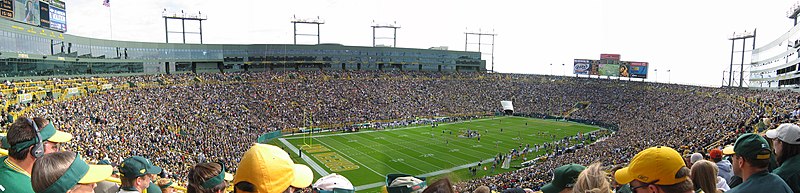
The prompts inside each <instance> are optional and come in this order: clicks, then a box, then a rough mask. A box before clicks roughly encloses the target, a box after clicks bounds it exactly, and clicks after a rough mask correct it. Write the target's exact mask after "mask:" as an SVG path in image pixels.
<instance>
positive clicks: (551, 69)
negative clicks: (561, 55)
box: [550, 63, 553, 76]
mask: <svg viewBox="0 0 800 193" xmlns="http://www.w3.org/2000/svg"><path fill="white" fill-rule="evenodd" d="M552 75H553V63H550V76H552Z"/></svg>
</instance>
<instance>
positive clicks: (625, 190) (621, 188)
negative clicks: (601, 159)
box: [611, 166, 631, 193]
mask: <svg viewBox="0 0 800 193" xmlns="http://www.w3.org/2000/svg"><path fill="white" fill-rule="evenodd" d="M622 168H623V167H622V166H614V168H611V186H612V187H613V188H614V189H613V190H614V192H615V193H631V186H630V185H628V184H619V183H617V180H615V179H614V176H615V174H616V173H617V170H619V169H622Z"/></svg>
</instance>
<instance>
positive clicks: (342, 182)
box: [311, 173, 355, 193]
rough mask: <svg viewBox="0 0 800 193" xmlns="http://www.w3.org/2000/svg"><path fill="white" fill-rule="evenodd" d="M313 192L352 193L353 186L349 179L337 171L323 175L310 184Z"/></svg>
mask: <svg viewBox="0 0 800 193" xmlns="http://www.w3.org/2000/svg"><path fill="white" fill-rule="evenodd" d="M311 187H312V188H313V190H314V193H354V192H355V187H353V183H350V180H348V179H347V178H345V177H344V176H342V175H339V174H337V173H332V174H328V175H327V176H323V177H321V178H319V179H318V180H317V182H315V183H314V185H312V186H311Z"/></svg>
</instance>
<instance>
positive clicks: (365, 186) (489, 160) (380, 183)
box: [356, 158, 494, 191]
mask: <svg viewBox="0 0 800 193" xmlns="http://www.w3.org/2000/svg"><path fill="white" fill-rule="evenodd" d="M493 161H494V158H492V159H488V160H484V161H482V162H481V163H491V162H493ZM477 165H478V162H473V163H468V164H464V165H460V166H456V167H453V168H450V169H444V170H439V171H435V172H431V173H427V174H422V175H416V176H419V177H431V176H436V175H440V174H446V173H450V172H453V171H456V170H460V169H464V168H468V167H472V166H477ZM383 185H386V182H375V183H372V184H365V185H361V186H356V191H358V190H366V189H370V188H376V187H380V186H383Z"/></svg>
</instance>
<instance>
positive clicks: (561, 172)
mask: <svg viewBox="0 0 800 193" xmlns="http://www.w3.org/2000/svg"><path fill="white" fill-rule="evenodd" d="M584 169H586V167H584V166H582V165H579V164H567V165H564V166H561V167H558V168H556V169H555V170H554V171H553V176H555V177H553V181H550V183H549V184H546V185H544V186H543V187H542V192H544V193H564V192H572V188H573V187H574V186H575V180H576V179H577V178H578V175H580V174H581V171H583V170H584Z"/></svg>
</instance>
